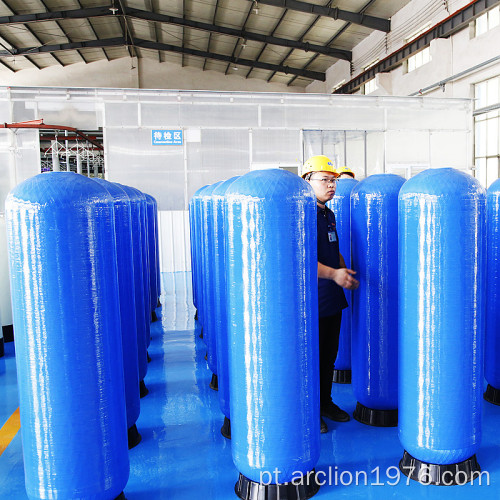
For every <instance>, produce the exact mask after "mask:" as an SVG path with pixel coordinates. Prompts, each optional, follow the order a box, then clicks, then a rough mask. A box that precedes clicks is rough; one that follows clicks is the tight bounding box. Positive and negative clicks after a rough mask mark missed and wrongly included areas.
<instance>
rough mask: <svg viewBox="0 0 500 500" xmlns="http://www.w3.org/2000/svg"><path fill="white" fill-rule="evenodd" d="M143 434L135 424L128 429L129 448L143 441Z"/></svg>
mask: <svg viewBox="0 0 500 500" xmlns="http://www.w3.org/2000/svg"><path fill="white" fill-rule="evenodd" d="M141 439H142V436H141V435H140V434H139V431H138V430H137V425H135V424H134V425H133V426H132V427H130V428H129V430H128V449H129V450H131V449H132V448H135V447H136V446H137V445H138V444H139V443H140V442H141Z"/></svg>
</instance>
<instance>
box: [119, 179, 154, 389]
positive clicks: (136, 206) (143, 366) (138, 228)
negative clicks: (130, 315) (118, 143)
mask: <svg viewBox="0 0 500 500" xmlns="http://www.w3.org/2000/svg"><path fill="white" fill-rule="evenodd" d="M116 185H117V186H119V187H121V188H122V189H123V190H124V191H125V193H126V194H127V196H128V197H129V200H130V210H131V215H132V246H133V248H132V250H133V264H134V293H135V318H136V332H137V356H138V363H139V387H140V396H141V398H142V397H144V396H146V395H147V394H148V389H147V387H146V384H145V382H144V378H145V377H146V374H147V372H148V360H147V345H146V322H145V320H144V310H145V305H144V302H145V296H144V278H143V272H144V270H143V260H142V252H143V247H142V243H141V241H142V238H141V232H142V230H143V229H142V217H141V206H142V200H141V197H140V196H139V194H138V193H137V190H136V189H133V188H131V187H129V186H125V185H122V184H116Z"/></svg>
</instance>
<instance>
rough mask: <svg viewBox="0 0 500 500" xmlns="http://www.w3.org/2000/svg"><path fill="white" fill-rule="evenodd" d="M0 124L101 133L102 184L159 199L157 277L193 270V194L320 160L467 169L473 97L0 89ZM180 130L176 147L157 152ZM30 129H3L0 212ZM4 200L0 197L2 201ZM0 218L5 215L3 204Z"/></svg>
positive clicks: (30, 163) (20, 169)
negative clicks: (159, 139)
mask: <svg viewBox="0 0 500 500" xmlns="http://www.w3.org/2000/svg"><path fill="white" fill-rule="evenodd" d="M0 114H2V115H5V117H4V118H2V120H1V121H2V122H8V121H11V122H15V121H23V120H31V119H40V118H43V119H44V120H45V123H49V122H50V123H52V124H56V125H70V126H73V127H76V128H78V129H80V130H84V131H85V130H95V129H97V128H99V127H102V128H103V137H104V150H105V170H106V177H107V178H108V179H109V180H111V181H118V182H122V183H124V184H128V185H131V186H134V187H137V188H139V189H140V190H141V191H144V192H147V193H149V194H151V195H153V196H154V197H155V198H156V199H157V200H158V207H159V210H160V213H161V215H160V237H161V257H162V258H161V270H162V271H186V270H189V269H190V259H189V255H190V252H189V227H188V219H187V208H188V203H189V199H190V197H191V196H192V195H193V193H194V192H195V191H196V190H197V189H198V188H200V187H202V186H204V185H206V184H212V183H214V182H217V181H219V180H225V179H228V178H230V177H233V176H235V175H242V174H245V173H246V172H248V171H250V170H251V169H256V168H273V167H279V168H285V169H287V170H290V171H292V172H300V166H301V164H302V162H303V161H304V160H305V159H306V158H307V157H309V156H312V155H315V154H326V155H329V156H330V157H331V158H332V159H333V161H334V162H335V164H336V166H342V165H347V166H349V167H351V168H353V170H354V171H355V172H356V175H357V177H358V178H362V177H364V176H366V175H370V174H372V173H378V172H397V173H401V174H402V175H405V176H406V177H409V176H411V175H414V174H415V173H417V172H419V171H420V170H422V169H423V168H426V167H429V166H430V167H440V166H453V167H455V168H459V169H461V170H465V171H469V172H473V170H472V161H473V155H472V127H473V123H472V100H470V99H441V98H432V97H430V98H426V97H372V96H361V95H328V94H291V93H287V94H284V93H283V94H281V93H248V92H207V91H177V90H146V89H84V88H81V89H78V88H69V89H66V88H21V87H17V88H0ZM155 131H156V132H158V133H159V134H160V135H163V134H164V133H168V132H169V131H178V132H179V131H180V133H181V135H182V140H181V141H178V142H177V143H175V144H173V143H170V144H160V145H158V144H156V143H155V141H154V140H153V139H154V135H155V134H154V132H155ZM37 137H38V136H37V131H22V130H17V131H15V132H14V131H11V130H9V131H0V204H1V205H3V201H4V199H5V196H6V193H7V191H8V189H10V188H12V187H13V185H15V184H16V183H18V182H20V180H23V179H24V178H26V177H29V176H31V175H34V174H35V173H38V172H39V171H40V165H39V159H38V161H37V156H38V157H39V144H38V143H37ZM1 198H3V199H1ZM0 211H1V208H0Z"/></svg>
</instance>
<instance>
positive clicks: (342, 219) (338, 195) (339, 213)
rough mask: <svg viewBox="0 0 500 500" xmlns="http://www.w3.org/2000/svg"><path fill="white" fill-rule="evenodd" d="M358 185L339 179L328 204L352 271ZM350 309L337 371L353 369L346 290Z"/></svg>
mask: <svg viewBox="0 0 500 500" xmlns="http://www.w3.org/2000/svg"><path fill="white" fill-rule="evenodd" d="M357 184H358V181H357V180H356V179H348V178H346V179H339V180H338V181H337V189H336V191H335V196H334V197H333V199H332V200H331V201H329V202H328V203H327V205H328V207H329V208H330V209H331V210H332V211H333V213H334V214H335V219H336V222H337V233H338V235H339V250H340V253H341V254H342V257H344V261H345V264H346V266H347V268H348V269H351V192H352V190H353V189H354V187H355V186H356V185H357ZM344 293H345V297H346V299H347V303H348V304H349V307H348V309H346V310H344V311H342V323H341V325H340V338H339V351H338V354H337V359H336V360H335V369H336V370H350V369H351V304H352V292H350V291H349V290H344Z"/></svg>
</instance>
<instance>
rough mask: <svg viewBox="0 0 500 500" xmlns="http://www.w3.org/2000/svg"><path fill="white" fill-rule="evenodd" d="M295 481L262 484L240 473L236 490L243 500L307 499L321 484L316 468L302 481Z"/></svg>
mask: <svg viewBox="0 0 500 500" xmlns="http://www.w3.org/2000/svg"><path fill="white" fill-rule="evenodd" d="M294 482H295V484H294ZM294 482H291V483H283V484H261V483H257V482H255V481H252V480H251V479H248V478H247V477H245V476H244V475H243V474H240V477H239V479H238V481H237V482H236V484H235V485H234V492H235V493H236V495H238V497H239V498H241V499H242V500H307V499H308V498H311V497H313V496H314V495H316V493H318V490H319V484H318V482H317V481H316V472H315V471H314V469H313V470H312V471H311V472H309V473H308V474H307V475H305V476H304V477H303V478H302V480H301V482H299V481H298V480H297V481H294Z"/></svg>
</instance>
